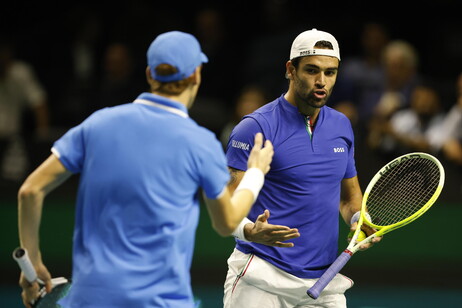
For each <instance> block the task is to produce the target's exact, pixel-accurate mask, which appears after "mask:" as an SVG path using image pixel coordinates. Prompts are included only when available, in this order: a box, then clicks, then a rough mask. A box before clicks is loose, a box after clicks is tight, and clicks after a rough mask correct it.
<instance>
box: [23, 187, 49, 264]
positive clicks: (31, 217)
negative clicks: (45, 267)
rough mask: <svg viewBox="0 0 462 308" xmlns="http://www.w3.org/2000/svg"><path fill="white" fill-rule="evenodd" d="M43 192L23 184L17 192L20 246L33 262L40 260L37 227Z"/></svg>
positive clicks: (38, 226)
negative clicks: (25, 250)
mask: <svg viewBox="0 0 462 308" xmlns="http://www.w3.org/2000/svg"><path fill="white" fill-rule="evenodd" d="M43 199H44V194H43V192H41V191H37V190H34V189H33V188H31V187H27V185H23V186H22V187H21V189H20V190H19V193H18V228H19V230H18V231H19V242H20V245H21V247H23V248H26V249H27V251H28V253H29V256H30V259H31V261H32V263H33V264H36V263H37V262H38V261H40V260H41V257H40V248H39V229H40V220H41V216H42V205H43Z"/></svg>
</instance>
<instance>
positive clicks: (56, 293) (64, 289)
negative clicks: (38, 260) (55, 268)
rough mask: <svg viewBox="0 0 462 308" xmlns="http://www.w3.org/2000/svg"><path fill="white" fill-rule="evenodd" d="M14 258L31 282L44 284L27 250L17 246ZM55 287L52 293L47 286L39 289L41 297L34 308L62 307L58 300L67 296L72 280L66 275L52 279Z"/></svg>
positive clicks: (33, 304) (34, 304) (34, 303)
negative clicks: (46, 288) (65, 276)
mask: <svg viewBox="0 0 462 308" xmlns="http://www.w3.org/2000/svg"><path fill="white" fill-rule="evenodd" d="M13 258H14V259H15V260H16V262H18V264H19V267H20V268H21V270H22V272H23V273H24V276H25V277H26V279H27V281H29V282H30V283H32V282H35V281H37V282H38V283H39V284H41V285H44V283H43V281H41V280H40V279H39V278H38V277H37V273H36V272H35V269H34V266H33V265H32V263H31V261H30V259H29V255H28V254H27V250H26V249H24V248H21V247H18V248H16V249H15V250H14V251H13ZM51 283H52V285H53V289H52V291H51V292H50V293H47V292H46V290H45V287H42V288H41V289H40V291H39V297H38V298H37V300H36V301H35V302H33V303H31V304H32V307H34V308H58V307H60V306H59V305H58V304H57V302H58V301H59V300H60V299H61V298H63V297H64V296H66V294H67V293H68V292H69V290H70V288H71V282H70V281H68V280H67V279H66V278H64V277H57V278H53V279H51Z"/></svg>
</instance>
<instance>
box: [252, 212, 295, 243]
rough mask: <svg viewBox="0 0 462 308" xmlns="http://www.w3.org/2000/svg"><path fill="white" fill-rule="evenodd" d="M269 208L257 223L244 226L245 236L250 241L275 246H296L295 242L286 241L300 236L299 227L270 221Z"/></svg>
mask: <svg viewBox="0 0 462 308" xmlns="http://www.w3.org/2000/svg"><path fill="white" fill-rule="evenodd" d="M269 217H270V212H269V210H265V211H264V212H263V214H261V215H259V216H258V218H257V220H256V221H255V223H254V224H253V225H252V224H250V223H249V224H247V225H246V226H245V227H244V233H245V238H246V239H248V240H249V241H252V242H255V243H259V244H263V245H267V246H275V247H294V243H290V242H289V243H283V242H285V241H288V240H291V239H294V238H297V237H300V233H298V229H295V228H289V227H287V226H281V225H272V224H270V223H268V218H269Z"/></svg>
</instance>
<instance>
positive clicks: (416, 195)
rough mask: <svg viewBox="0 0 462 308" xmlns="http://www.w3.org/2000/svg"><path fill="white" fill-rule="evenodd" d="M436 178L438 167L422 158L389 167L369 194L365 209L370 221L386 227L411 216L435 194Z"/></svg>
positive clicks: (437, 177) (437, 180)
mask: <svg viewBox="0 0 462 308" xmlns="http://www.w3.org/2000/svg"><path fill="white" fill-rule="evenodd" d="M439 177H440V172H439V168H438V165H437V164H435V163H434V162H433V161H431V160H428V159H424V158H413V159H408V160H405V161H403V162H401V163H399V164H398V165H396V166H394V167H391V168H390V169H389V170H388V171H386V172H385V173H384V174H383V175H382V177H381V178H380V179H379V180H378V181H377V183H376V184H375V185H374V187H373V188H372V190H371V191H370V193H369V197H368V200H367V203H366V207H367V210H368V213H369V214H370V215H371V217H372V222H373V223H374V224H376V225H381V226H387V225H391V224H394V223H397V222H399V221H402V220H404V219H406V218H408V217H410V216H412V215H413V214H414V213H415V212H417V211H418V210H420V209H421V208H422V207H423V206H425V205H426V204H427V202H428V201H429V200H430V198H431V197H432V196H433V195H434V192H435V191H436V189H437V187H438V183H439V179H440V178H439Z"/></svg>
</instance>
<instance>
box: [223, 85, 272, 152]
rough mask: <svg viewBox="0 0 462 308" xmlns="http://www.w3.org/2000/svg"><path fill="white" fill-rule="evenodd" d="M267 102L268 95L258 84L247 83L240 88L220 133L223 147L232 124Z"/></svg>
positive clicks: (235, 123)
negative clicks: (229, 116) (232, 109)
mask: <svg viewBox="0 0 462 308" xmlns="http://www.w3.org/2000/svg"><path fill="white" fill-rule="evenodd" d="M267 102H268V95H267V94H266V93H265V91H264V90H263V89H262V88H261V87H258V86H255V85H249V86H246V87H244V88H243V89H242V91H241V92H240V94H239V96H238V97H237V99H236V101H235V105H234V111H233V113H232V114H231V118H230V119H229V121H228V122H227V123H226V125H225V126H224V128H223V130H222V131H221V134H220V141H221V143H222V145H223V148H224V149H226V146H227V144H228V139H229V135H230V134H231V132H232V130H233V128H234V126H236V125H237V123H239V121H240V120H241V119H242V117H243V116H245V115H247V114H250V113H252V112H254V111H255V110H257V109H258V108H260V107H261V106H263V105H264V104H266V103H267Z"/></svg>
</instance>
